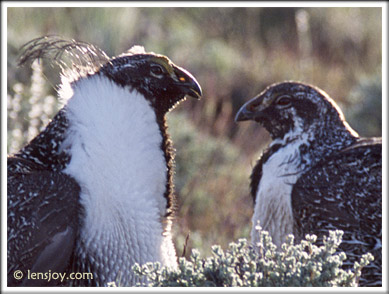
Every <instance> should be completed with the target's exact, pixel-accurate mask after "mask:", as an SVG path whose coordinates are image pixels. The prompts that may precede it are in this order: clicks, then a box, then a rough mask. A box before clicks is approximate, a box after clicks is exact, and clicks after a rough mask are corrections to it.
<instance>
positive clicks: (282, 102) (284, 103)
mask: <svg viewBox="0 0 389 294" xmlns="http://www.w3.org/2000/svg"><path fill="white" fill-rule="evenodd" d="M276 104H277V106H279V107H282V108H284V107H288V106H290V105H291V104H292V99H291V97H290V96H280V97H279V98H278V99H277V101H276Z"/></svg>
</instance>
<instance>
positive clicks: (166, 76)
mask: <svg viewBox="0 0 389 294" xmlns="http://www.w3.org/2000/svg"><path fill="white" fill-rule="evenodd" d="M22 49H23V50H22V52H23V53H22V54H21V56H20V58H19V65H22V64H25V63H28V62H31V61H33V60H35V59H45V60H48V61H49V62H51V63H52V64H53V63H54V64H57V65H58V66H60V67H61V69H62V76H63V78H64V79H63V80H64V81H65V82H66V83H65V84H66V85H64V86H63V88H66V87H65V86H67V85H70V84H71V83H73V82H77V81H78V80H81V79H83V78H85V77H88V76H93V75H95V74H99V75H105V76H106V77H108V78H109V79H111V80H112V81H113V82H115V83H116V84H118V85H119V86H122V87H129V88H130V90H137V91H138V92H140V93H141V94H143V95H144V96H145V98H146V99H148V100H149V101H150V103H151V105H152V106H153V107H154V108H155V109H156V110H158V112H161V113H162V114H164V113H166V112H168V111H169V110H170V109H172V108H173V107H174V106H175V105H177V103H178V102H180V101H181V100H183V99H184V98H185V96H189V97H194V98H197V99H199V98H200V97H201V95H202V93H201V87H200V85H199V83H198V82H197V81H196V79H195V78H194V77H193V75H191V74H190V73H189V72H188V71H186V70H185V69H183V68H181V67H179V66H177V65H175V64H174V63H173V62H172V61H171V60H170V59H169V58H167V57H166V56H164V55H160V54H155V53H152V52H145V50H144V48H143V47H141V46H134V47H133V48H131V49H130V50H129V51H127V52H126V53H123V54H121V55H119V56H116V57H113V58H110V57H108V55H107V54H106V53H105V52H104V51H103V50H101V49H100V48H98V47H97V46H95V45H93V44H89V43H87V42H80V41H76V40H66V39H63V38H61V37H59V36H55V35H54V36H43V37H39V38H36V39H34V40H31V41H30V42H28V43H26V44H25V45H24V46H23V47H22ZM70 92H71V91H70ZM70 92H69V93H70ZM65 96H68V95H65Z"/></svg>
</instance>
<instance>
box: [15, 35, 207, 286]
mask: <svg viewBox="0 0 389 294" xmlns="http://www.w3.org/2000/svg"><path fill="white" fill-rule="evenodd" d="M64 56H65V57H66V58H68V59H69V58H70V59H71V60H72V63H73V64H72V65H69V63H67V62H66V61H65V58H64ZM36 58H39V59H51V60H52V61H54V62H55V63H56V64H59V65H60V66H61V67H62V68H63V71H64V72H63V79H62V85H61V90H60V97H61V98H62V99H67V102H66V104H65V106H64V107H63V108H62V109H61V110H60V111H59V112H58V114H57V115H56V116H55V117H54V118H53V120H52V121H51V122H50V123H49V124H48V126H47V127H46V128H45V129H44V130H43V131H42V132H41V133H40V134H39V135H38V136H36V137H35V138H34V139H33V140H32V141H31V142H29V143H28V144H27V145H26V146H25V147H23V148H22V149H21V150H20V151H19V152H17V153H16V154H14V155H11V156H9V157H8V182H7V185H8V286H17V285H21V286H36V285H37V286H45V285H81V286H106V285H107V284H108V283H109V282H116V284H117V285H120V286H131V285H134V284H135V283H136V282H137V281H138V279H137V278H136V277H135V275H134V274H133V272H132V269H131V267H132V265H133V264H134V263H136V262H137V263H140V264H144V263H146V262H156V261H159V262H161V264H162V265H167V266H171V267H176V266H177V260H176V253H175V248H174V245H173V242H172V237H171V232H170V228H171V216H172V213H173V210H174V209H173V208H174V197H173V181H172V178H173V168H174V167H173V160H174V159H173V157H174V154H173V147H172V143H171V140H170V139H169V136H168V133H167V125H166V120H165V115H166V113H167V112H168V111H169V110H171V109H172V108H173V107H174V106H175V105H176V104H177V103H178V102H180V101H181V100H183V99H184V97H185V96H191V97H194V98H200V96H201V88H200V86H199V84H198V82H197V81H196V79H195V78H194V77H193V76H192V75H191V74H190V73H189V72H188V71H186V70H185V69H183V68H180V67H178V66H177V65H175V64H174V63H173V62H172V61H170V60H169V59H168V58H167V57H166V56H163V55H159V54H154V53H146V52H145V51H144V49H143V47H140V46H136V47H133V48H132V50H130V51H128V52H126V53H124V54H122V55H119V56H117V57H113V58H109V57H108V56H107V55H106V54H105V53H104V52H103V51H101V50H100V49H98V48H97V47H95V46H93V45H91V44H88V43H83V42H77V41H74V40H70V41H68V40H63V39H61V38H60V37H56V36H51V37H42V38H38V39H35V40H33V41H31V42H30V43H28V44H27V45H25V47H24V53H23V55H22V56H21V59H20V63H25V62H28V61H30V60H33V59H36ZM66 64H67V65H68V66H66ZM15 271H21V273H22V274H24V275H23V278H22V279H16V278H15V277H14V273H15ZM28 272H30V277H31V273H38V272H41V273H42V272H43V273H54V272H57V273H60V274H66V277H65V278H64V279H62V278H57V279H56V280H54V279H51V281H49V279H47V277H48V276H47V277H46V278H45V277H43V278H42V279H36V280H34V279H31V278H30V279H28V278H27V277H28ZM72 273H73V277H77V276H74V275H75V274H77V273H92V274H93V275H92V276H88V279H75V278H73V279H72V276H70V274H72ZM19 274H20V273H19ZM18 277H20V276H18ZM51 277H52V278H54V276H53V275H51ZM57 277H58V276H57Z"/></svg>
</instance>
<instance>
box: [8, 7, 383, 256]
mask: <svg viewBox="0 0 389 294" xmlns="http://www.w3.org/2000/svg"><path fill="white" fill-rule="evenodd" d="M7 14H8V28H7V41H8V44H7V49H8V60H7V67H8V76H7V81H8V84H7V87H8V96H7V107H8V119H7V123H8V141H7V142H8V144H7V147H8V153H13V152H15V151H17V150H18V149H19V148H20V147H22V146H23V145H24V144H25V143H26V142H27V141H29V140H30V139H32V138H33V137H34V136H35V135H36V134H37V133H38V132H39V131H40V130H41V129H42V128H43V127H44V126H45V125H46V124H47V123H48V121H49V120H50V119H51V118H52V117H53V116H54V114H55V112H56V111H57V110H58V109H59V108H60V107H61V102H60V101H58V99H57V96H56V89H57V86H58V84H59V77H58V71H59V69H53V68H50V67H45V66H42V64H34V65H33V66H32V68H30V67H27V66H25V67H21V68H18V67H17V65H16V64H17V56H18V54H19V53H20V51H19V49H20V47H21V46H22V45H23V44H24V43H26V42H28V41H30V40H31V39H33V38H36V37H39V36H42V35H47V34H57V35H62V36H64V37H66V38H73V39H76V40H80V41H86V42H90V43H93V44H95V45H97V46H99V47H100V48H102V49H103V50H104V51H105V52H106V53H107V54H108V55H110V56H114V55H118V54H120V53H122V52H124V51H126V50H127V49H129V48H130V47H131V46H133V45H135V44H138V45H143V46H145V48H146V50H147V51H154V52H156V53H161V54H164V55H167V56H168V57H169V58H170V59H171V60H172V61H173V62H174V63H176V64H178V65H179V66H182V67H184V68H186V69H187V70H189V71H190V72H191V73H192V74H193V75H194V76H195V77H196V78H197V80H198V81H199V83H200V84H201V86H202V88H203V98H202V99H201V100H200V101H191V100H187V101H185V102H184V103H181V105H180V106H179V107H177V108H176V109H175V110H174V111H173V112H172V113H169V114H168V119H169V130H170V134H171V136H172V139H173V142H174V147H175V148H176V149H177V152H176V177H175V184H176V194H177V198H178V207H179V208H178V211H177V213H176V221H175V225H174V240H175V243H176V248H177V254H178V255H179V256H181V254H182V253H183V249H184V245H185V240H186V239H187V246H186V256H188V255H189V253H190V250H191V248H198V249H199V250H200V252H201V253H202V256H207V255H209V253H210V251H211V245H213V244H219V245H221V246H222V247H223V248H226V247H227V245H228V244H229V243H230V242H231V241H236V240H237V239H238V238H242V237H244V238H248V237H249V232H250V229H251V216H252V213H253V202H252V199H251V197H250V195H249V176H250V173H251V169H252V167H253V165H254V164H255V162H256V160H257V158H258V156H259V155H260V154H261V152H262V150H263V148H264V147H266V146H267V144H268V143H269V142H270V137H269V135H268V133H267V132H266V131H265V130H264V129H263V128H262V127H261V126H260V125H257V124H254V123H252V122H243V123H240V124H239V125H238V124H235V123H234V120H233V118H234V115H235V114H236V112H237V110H238V109H239V107H240V106H241V105H242V104H243V103H244V102H245V101H247V100H249V99H250V98H252V97H253V96H255V95H256V94H258V93H259V92H261V91H262V90H263V89H264V88H265V87H266V86H268V85H269V84H272V83H275V82H280V81H283V80H299V81H302V82H306V83H310V84H314V85H316V86H318V87H320V88H322V89H323V90H324V91H326V92H327V93H328V94H329V95H330V96H331V97H332V98H333V99H335V101H336V102H337V103H338V104H339V105H340V107H341V108H342V110H343V111H344V113H345V116H346V119H347V120H348V121H349V123H350V125H351V126H352V127H353V128H354V129H355V130H356V131H357V132H358V133H360V135H362V136H381V113H382V90H381V80H382V77H381V66H382V52H381V48H382V45H381V44H382V43H381V42H382V40H381V36H382V19H381V15H382V11H381V8H358V7H354V8H41V7H40V8H8V10H7ZM53 70H54V71H53ZM187 237H188V238H187Z"/></svg>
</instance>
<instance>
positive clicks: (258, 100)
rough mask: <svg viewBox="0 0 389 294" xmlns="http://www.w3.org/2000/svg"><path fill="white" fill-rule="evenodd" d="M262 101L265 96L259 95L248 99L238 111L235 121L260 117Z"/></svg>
mask: <svg viewBox="0 0 389 294" xmlns="http://www.w3.org/2000/svg"><path fill="white" fill-rule="evenodd" d="M262 101H263V96H261V95H258V96H255V97H254V98H253V99H251V100H249V101H247V102H246V103H245V104H243V106H242V107H241V108H240V109H239V111H238V113H237V114H236V116H235V122H240V121H245V120H255V121H257V119H259V118H260V116H261V110H262V108H263V107H262Z"/></svg>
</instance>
